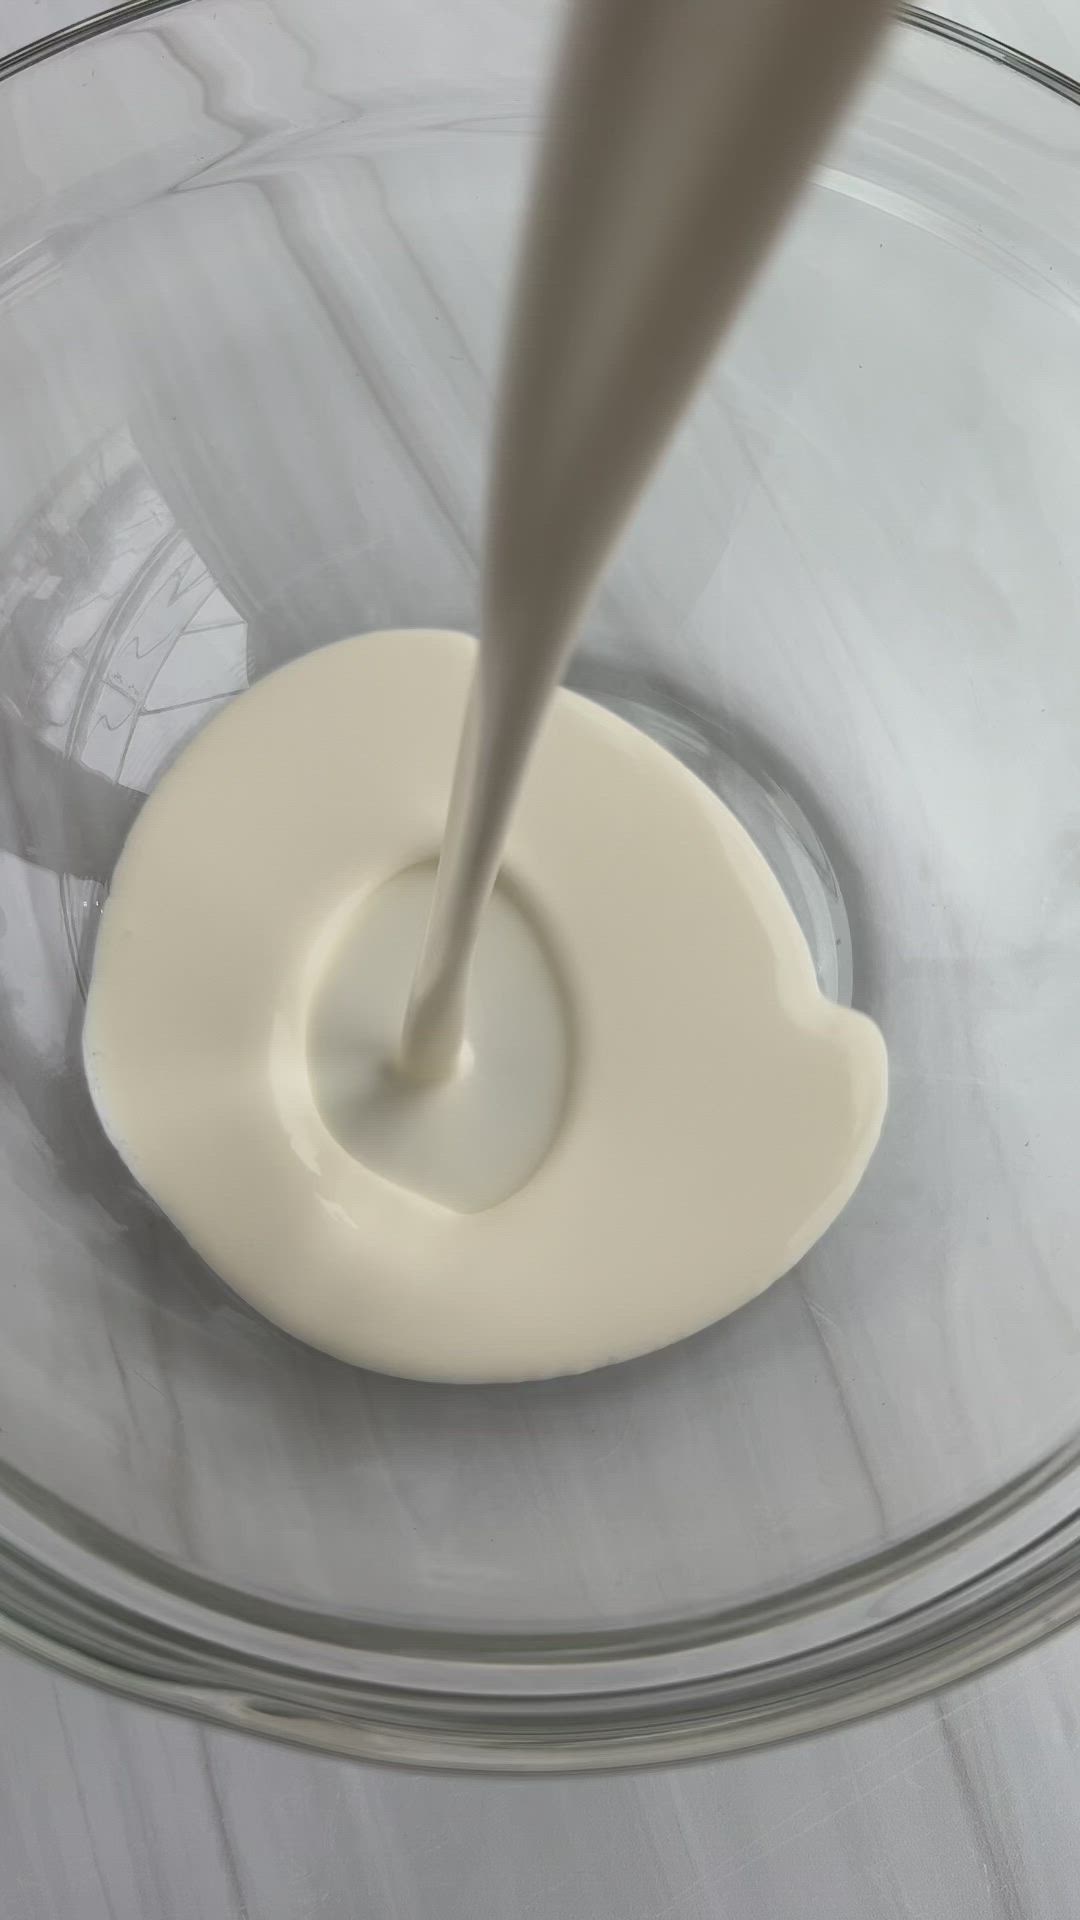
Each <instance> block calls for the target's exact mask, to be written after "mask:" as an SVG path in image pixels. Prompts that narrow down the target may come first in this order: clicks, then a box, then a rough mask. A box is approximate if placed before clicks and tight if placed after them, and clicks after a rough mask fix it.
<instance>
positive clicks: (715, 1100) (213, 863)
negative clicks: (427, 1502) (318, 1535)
mask: <svg viewBox="0 0 1080 1920" xmlns="http://www.w3.org/2000/svg"><path fill="white" fill-rule="evenodd" d="M473 654H474V647H473V643H472V642H470V641H469V640H467V639H466V638H465V637H463V636H462V635H459V634H442V633H428V632H416V633H413V632H406V633H391V634H374V635H367V636H362V637H360V638H358V639H355V640H349V641H345V642H343V643H342V644H341V645H340V646H336V647H331V648H327V649H324V650H322V651H320V652H318V653H315V654H312V655H309V656H308V657H307V658H306V659H302V660H299V661H297V662H295V663H294V664H292V665H291V666H288V667H285V668H283V669H281V670H280V671H279V672H278V673H276V674H273V675H272V676H271V677H270V678H269V679H267V680H264V681H263V682H262V683H261V684H260V685H259V686H257V687H255V688H254V689H253V690H252V691H250V692H248V693H245V694H242V695H241V696H240V698H239V699H237V700H236V701H234V702H233V703H232V704H231V705H230V706H229V707H228V708H226V709H225V711H224V712H223V713H221V714H220V715H219V716H218V717H217V718H216V719H214V720H213V721H212V722H211V723H210V725H209V726H208V727H207V728H206V729H205V731H204V732H203V733H201V734H200V735H199V736H198V737H197V739H196V740H195V741H194V742H193V743H192V745H191V746H190V747H188V749H187V750H186V751H185V753H184V754H183V755H182V756H181V758H180V759H179V761H178V762H177V764H176V765H175V766H174V767H173V768H172V770H171V771H170V772H169V773H168V774H167V776H166V777H165V779H164V780H163V781H162V782H161V784H160V786H159V787H157V788H156V790H155V791H154V793H153V794H152V795H151V796H150V799H149V801H148V802H147V804H146V806H145V808H144V810H143V812H142V814H141V815H140V817H139V820H138V821H137V823H136V825H135V828H134V830H133V832H132V834H131V837H130V839H129V841H128V844H127V846H126V848H125V850H124V853H123V856H122V858H121V860H120V863H119V866H118V868H117V871H116V875H115V878H114V881H113V887H112V893H111V896H110V899H109V903H108V907H107V909H106V912H105V915H104V919H103V922H102V926H101V931H100V936H99V941H98V950H97V954H96V956H95V964H94V975H93V982H92V986H91V993H90V1001H89V1006H88V1010H87V1021H86V1031H85V1041H84V1048H85V1058H86V1064H87V1071H88V1075H89V1079H90V1084H91V1087H92V1089H93V1092H94V1097H95V1100H96V1102H97V1105H98V1109H99V1112H100V1113H101V1115H102V1118H103V1120H104V1122H105V1125H106V1127H107V1128H108V1131H109V1133H110V1135H111V1137H112V1139H113V1140H114V1142H115V1143H116V1145H117V1147H118V1148H119V1150H120V1152H121V1153H122V1154H123V1156H124V1158H125V1159H126V1160H127V1161H128V1163H129V1165H130V1166H131V1167H132V1169H133V1171H134V1172H135V1174H136V1175H137V1177H138V1178H139V1179H140V1180H141V1181H142V1183H143V1185H144V1186H145V1187H146V1188H147V1190H148V1192H149V1193H151V1194H152V1195H153V1197H154V1198H155V1199H156V1200H157V1201H158V1203H159V1204H160V1205H161V1206H162V1207H163V1208H164V1210H165V1211H166V1212H167V1213H168V1214H169V1215H171V1217H172V1218H173V1219H174V1220H175V1221H176V1222H177V1224H178V1225H179V1227H180V1228H181V1230H182V1231H183V1232H184V1233H185V1234H186V1235H187V1237H188V1239H189V1240H190V1241H191V1242H192V1244H193V1245H194V1246H195V1247H196V1248H197V1250H198V1251H199V1252H200V1253H201V1254H202V1255H203V1257H204V1258H205V1259H206V1260H208V1261H209V1263H210V1264H211V1265H212V1266H213V1267H215V1268H216V1270H217V1271H218V1273H220V1274H221V1275H222V1277H223V1278H224V1279H225V1280H227V1281H228V1282H229V1284H230V1285H231V1286H232V1287H234V1288H235V1289H236V1291H237V1292H238V1293H240V1294H243V1295H244V1297H245V1298H246V1299H248V1300H249V1301H251V1303H252V1304H253V1305H254V1306H256V1307H258V1308H259V1309H260V1310H261V1311H262V1312H263V1313H265V1314H267V1315H269V1317H270V1318H271V1319H274V1320H277V1321H279V1322H280V1324H281V1325H282V1326H285V1327H287V1328H289V1330H290V1331H291V1332H293V1333H296V1334H298V1335H300V1336H301V1338H303V1339H305V1340H308V1341H310V1342H311V1343H312V1344H313V1345H315V1346H319V1347H324V1348H326V1349H327V1351H329V1352H331V1353H335V1354H338V1355H340V1356H341V1357H342V1358H344V1359H347V1360H353V1361H357V1362H360V1363H362V1364H364V1365H367V1366H372V1367H377V1368H380V1369H384V1370H386V1371H389V1372H393V1373H400V1374H406V1375H413V1376H418V1377H422V1378H428V1379H448V1380H461V1381H465V1380H474V1381H475V1380H507V1379H525V1378H529V1377H534V1376H540V1375H545V1374H555V1373H563V1372H575V1371H578V1370H581V1369H584V1368H587V1367H593V1366H598V1365H601V1364H602V1363H604V1362H606V1361H611V1360H620V1359H625V1358H628V1357H629V1356H630V1355H632V1354H638V1353H643V1352H646V1351H648V1350H649V1349H651V1348H653V1347H659V1346H663V1345H664V1344H665V1343H666V1342H668V1341H671V1340H677V1339H679V1338H680V1337H681V1336H682V1335H684V1334H688V1333H692V1332H693V1331H694V1330H695V1329H696V1328H698V1327H701V1326H704V1325H705V1324H706V1323H707V1322H709V1321H711V1320H715V1319H716V1318H717V1317H718V1316H719V1315H721V1314H724V1313H728V1312H730V1311H731V1310H732V1308H734V1307H738V1306H740V1305H741V1304H742V1303H743V1301H745V1300H748V1299H749V1298H750V1297H751V1296H752V1295H754V1294H756V1293H758V1292H760V1290H761V1289H762V1288H763V1287H765V1286H767V1285H768V1284H769V1282H770V1281H772V1280H775V1279H776V1278H777V1276H778V1275H779V1274H781V1273H783V1272H784V1271H785V1270H786V1269H787V1268H788V1267H790V1266H791V1265H792V1264H793V1263H794V1262H795V1261H796V1260H797V1259H799V1257H800V1256H801V1255H802V1254H803V1253H804V1252H805V1251H806V1249H807V1248H808V1247H809V1246H810V1245H811V1244H812V1243H813V1241H815V1240H816V1239H817V1238H818V1236H819V1234H821V1233H822V1232H823V1231H824V1229H825V1228H826V1227H827V1226H828V1225H829V1223H830V1221H831V1220H833V1219H834V1218H835V1216H836V1214H837V1213H838V1212H839V1210H840V1208H841V1207H842V1206H843V1205H844V1203H845V1202H846V1201H847V1199H848V1197H849V1196H850V1194H851V1192H852V1190H853V1189H854V1187H855V1184H856V1182H857V1181H858V1179H859V1177H860V1175H861V1173H862V1171H863V1168H864V1167H865V1165H866V1162H867V1160H868V1158H869V1156H870V1153H871V1151H872V1150H873V1146H874V1143H875V1141H876V1140H877V1137H878V1132H879V1129H880V1126H881V1120H882V1114H883V1111H884V1105H885V1090H886V1063H885V1049H884V1046H883V1043H882V1040H881V1036H880V1034H879V1033H878V1031H877V1029H876V1027H875V1026H874V1025H873V1024H872V1022H870V1021H869V1020H867V1019H865V1018H864V1017H863V1016H861V1015H859V1014H856V1013H852V1012H849V1011H846V1010H844V1009H841V1008H839V1007H836V1006H833V1005H832V1004H831V1003H829V1002H828V1001H826V1000H825V999H823V998H822V996H821V994H820V993H819V991H818V988H817V984H816V980H815V976H814V969H813V964H812V962H811V958H810V954H809V950H808V948H807V946H806V943H805V941H804V939H803V936H802V934H801V932H800V930H799V927H798V925H797V922H796V920H795V918H794V915H793V914H792V912H791V910H790V908H789V907H788V905H787V902H786V901H785V899H784V897H783V895H782V893H781V891H780V888H779V886H778V884H777V882H776V881H775V879H774V878H773V875H772V873H771V872H770V870H769V868H768V867H767V866H766V864H765V862H764V860H763V859H762V858H761V856H760V854H759V853H758V852H757V850H756V848H755V847H754V845H753V843H752V842H751V841H750V840H749V839H748V837H747V835H746V834H745V832H744V831H743V829H742V828H741V827H740V826H739V825H738V823H737V821H736V820H735V819H734V817H733V816H732V814H731V813H730V812H729V811H728V810H727V809H726V808H725V807H724V806H723V805H722V804H721V803H720V802H719V801H718V800H717V799H716V798H715V797H714V796H713V795H712V794H710V793H709V792H708V791H707V789H706V788H705V787H704V786H702V785H701V784H700V782H699V781H698V780H696V779H695V777H694V776H693V775H692V774H690V773H689V772H687V770H686V769H685V768H684V767H682V766H681V765H680V764H679V763H678V762H677V761H676V760H674V759H673V758H672V757H671V756H670V755H668V754H666V753H665V752H664V751H663V750H662V749H661V748H659V747H657V746H656V745H655V744H654V743H653V742H651V741H650V740H648V739H646V738H645V736H644V735H642V734H640V733H638V732H637V731H636V730H635V729H633V728H631V727H629V726H627V725H626V723H625V722H623V721H621V720H618V719H616V718H614V717H613V716H612V715H610V714H608V713H606V712H604V711H603V710H602V709H601V708H599V707H596V706H594V705H592V704H591V703H589V702H586V701H584V700H582V699H580V698H578V697H577V696H575V695H572V694H570V693H566V692H559V693H558V694H557V695H556V696H555V699H554V701H553V703H552V706H551V709H550V712H549V714H548V717H547V720H546V723H545V726H544V729H543V733H542V736H541V740H540V743H539V747H538V750H537V753H536V755H535V758H534V760H533V762H532V764H531V766H530V769H529V772H528V775H527V777H526V781H525V786H524V790H523V793H522V797H521V801H520V804H519V806H518V808H517V810H516V813H515V817H514V823H513V827H512V830H511V834H510V840H509V845H508V852H507V860H506V867H505V873H506V878H507V882H508V885H509V887H510V888H511V889H512V890H513V894H514V897H515V899H516V901H517V902H518V903H520V905H521V906H522V907H523V908H524V910H525V912H526V913H527V914H528V915H529V916H530V917H531V919H532V922H533V925H534V927H535V930H536V931H535V935H533V936H531V938H530V937H526V938H525V939H524V941H523V943H522V945H523V947H524V949H525V951H526V952H527V951H528V950H529V948H530V946H531V943H532V940H535V941H536V943H537V951H538V952H539V953H540V954H541V955H542V956H544V957H543V958H542V959H541V961H540V964H539V967H538V968H537V969H534V970H532V971H530V970H529V968H528V965H526V967H525V969H524V970H523V969H522V968H521V967H520V966H517V967H515V966H514V965H511V966H510V968H509V973H508V975H507V973H506V972H504V971H502V970H501V969H500V953H499V951H498V946H499V943H498V941H496V951H495V955H494V962H493V966H492V969H491V971H490V972H487V971H486V970H485V968H484V967H483V966H481V967H478V969H477V973H476V978H475V982H474V987H475V997H476V1000H477V1002H478V1003H482V1002H483V1000H484V997H485V984H488V985H491V984H494V986H495V988H496V990H498V989H499V987H500V983H501V985H502V986H503V987H505V986H506V982H507V978H509V991H510V993H511V996H512V1002H513V996H514V995H515V994H520V993H521V992H522V991H524V998H522V999H519V1000H517V1001H516V1003H513V1004H514V1011H515V1015H516V1017H519V1018H522V1019H523V1020H527V1019H528V1017H529V1003H530V997H531V996H534V995H535V993H536V992H537V990H538V979H539V981H540V982H545V981H546V982H547V983H548V984H550V982H552V981H554V982H556V983H557V985H556V989H555V990H556V992H557V993H558V994H560V995H561V996H563V1002H562V1004H563V1005H564V1007H565V1014H563V1013H562V1012H560V1013H559V1014H558V1016H557V1017H558V1019H560V1020H562V1019H563V1018H565V1021H566V1029H565V1030H566V1033H567V1034H568V1035H569V1039H570V1048H569V1053H568V1055H567V1069H568V1073H567V1084H566V1089H565V1099H564V1101H563V1105H562V1109H561V1112H560V1115H559V1119H558V1123H557V1125H556V1127H555V1130H554V1136H553V1138H552V1139H551V1142H550V1145H549V1147H548V1149H547V1151H546V1153H545V1154H544V1155H543V1157H542V1159H541V1161H540V1164H539V1166H538V1167H537V1168H536V1169H535V1171H533V1172H532V1173H531V1175H530V1176H528V1177H526V1178H525V1180H524V1182H523V1184H522V1185H520V1186H519V1187H517V1189H516V1190H515V1191H514V1192H512V1193H511V1194H510V1195H509V1196H508V1197H506V1198H504V1199H502V1200H500V1201H499V1202H498V1203H497V1204H495V1205H492V1206H488V1207H486V1208H483V1209H482V1210H480V1211H465V1212H461V1211H457V1210H456V1209H453V1208H449V1207H447V1206H444V1205H441V1204H439V1203H438V1202H436V1201H434V1200H433V1199H431V1198H430V1197H427V1196H425V1195H424V1194H423V1193H420V1192H417V1191H414V1190H410V1188H409V1187H408V1186H403V1185H400V1184H398V1183H397V1182H396V1181H392V1180H389V1179H386V1178H384V1177H383V1176H382V1175H381V1174H379V1173H377V1172H375V1171H373V1170H372V1169H371V1168H370V1167H368V1166H366V1165H365V1164H364V1163H363V1161H362V1160H360V1159H358V1158H356V1157H355V1156H354V1155H353V1154H351V1153H350V1152H348V1151H347V1150H346V1148H345V1147H343V1146H342V1145H341V1143H340V1141H339V1140H338V1139H336V1138H335V1136H334V1134H333V1133H332V1132H331V1131H330V1130H329V1128H328V1127H327V1125H326V1124H325V1121H324V1119H323V1117H322V1115H321V1113H320V1110H319V1103H318V1099H317V1097H316V1090H315V1087H314V1086H313V1083H312V1074H311V1071H310V1054H309V1042H310V1036H311V1028H312V1020H313V1016H314V1017H316V1018H317V1016H318V1009H319V1007H320V1004H322V1005H325V995H326V991H327V981H328V969H329V970H330V975H332V974H333V969H334V955H335V953H340V942H341V938H342V932H343V925H352V926H354V927H356V928H362V926H363V914H362V911H361V910H360V909H361V903H362V902H363V900H364V899H365V898H367V899H368V900H369V901H371V902H372V903H373V904H377V902H378V898H379V889H380V888H383V887H384V886H385V884H386V882H387V881H388V880H389V879H391V878H392V876H394V875H396V874H400V873H404V872H407V871H408V870H410V869H412V868H415V867H416V866H417V865H419V864H421V863H423V862H430V861H431V860H432V858H433V856H434V854H435V852H436V850H437V848H438V844H439V837H440V834H441V830H442V823H443V820H444V817H445V810H446V803H447V795H448V791H449V786H450V779H451V771H452V766H453V761H454V752H455V747H456V742H457V735H458V730H459V727H460V722H461V718H462V714H463V711H464V706H465V701H466V697H467V691H468V686H469V680H470V673H471V668H472V662H473ZM415 904H417V903H414V905H415ZM519 931H520V929H519ZM548 956H549V957H548ZM532 957H533V958H534V959H535V958H536V955H535V954H534V955H533V956H532ZM517 958H518V961H519V962H520V960H521V951H520V950H519V951H518V955H517ZM406 986H407V981H403V982H402V985H401V992H402V994H404V991H405V989H406ZM539 991H540V993H541V995H542V993H543V991H545V987H544V986H543V985H541V986H540V988H539ZM375 998H376V1001H378V999H379V996H378V995H376V996H375ZM553 1004H554V1005H556V1006H558V1005H559V1003H558V1002H555V1003H553ZM550 1011H551V1005H550V1004H549V1013H550ZM488 1017H489V1016H488V1014H487V1013H486V1012H485V1011H483V1010H482V1009H481V1010H479V1011H478V1012H477V1015H476V1018H477V1019H478V1020H479V1021H484V1020H486V1019H487V1018H488ZM512 1024H513V1023H512V1022H511V1025H512ZM390 1030H392V1029H390ZM477 1056H478V1057H479V1048H477ZM434 1091H435V1094H436V1096H437V1095H438V1089H435V1090H434ZM429 1093H430V1090H425V1089H424V1088H422V1087H420V1088H417V1089H415V1098H416V1100H417V1101H418V1103H420V1110H422V1105H423V1102H424V1100H425V1099H427V1098H428V1097H429ZM535 1093H536V1086H535V1083H533V1084H532V1085H531V1086H528V1087H526V1086H523V1087H522V1097H523V1100H524V1102H525V1105H526V1107H528V1106H529V1103H530V1102H531V1101H532V1100H533V1098H534V1096H535ZM505 1094H506V1087H505V1086H504V1087H503V1090H502V1092H501V1093H500V1095H499V1105H498V1114H497V1119H498V1121H499V1123H500V1124H502V1125H509V1126H510V1127H511V1130H513V1122H514V1108H513V1104H512V1103H508V1102H507V1101H506V1099H505ZM534 1111H535V1109H534ZM549 1115H550V1109H549ZM489 1118H490V1115H489ZM530 1124H531V1123H530ZM516 1137H517V1138H518V1140H519V1141H520V1138H521V1135H520V1133H519V1134H517V1135H516ZM530 1151H531V1149H530Z"/></svg>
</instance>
